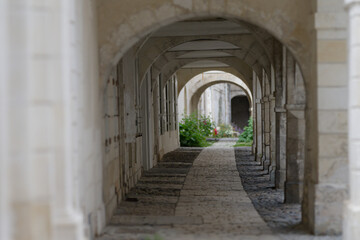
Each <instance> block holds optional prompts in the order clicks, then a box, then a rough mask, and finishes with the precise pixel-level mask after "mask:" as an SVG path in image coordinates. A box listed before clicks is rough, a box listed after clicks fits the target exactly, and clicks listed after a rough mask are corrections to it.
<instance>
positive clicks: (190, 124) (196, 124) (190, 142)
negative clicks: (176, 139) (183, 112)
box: [179, 114, 214, 147]
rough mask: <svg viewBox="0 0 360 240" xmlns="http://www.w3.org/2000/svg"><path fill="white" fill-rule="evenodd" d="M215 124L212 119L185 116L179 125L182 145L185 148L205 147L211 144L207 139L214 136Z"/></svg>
mask: <svg viewBox="0 0 360 240" xmlns="http://www.w3.org/2000/svg"><path fill="white" fill-rule="evenodd" d="M213 126H214V124H213V122H212V121H211V119H210V117H206V116H200V118H197V117H196V114H191V115H188V116H184V117H183V119H182V120H181V122H180V123H179V133H180V144H181V146H185V147H205V146H208V145H209V144H208V143H207V142H206V137H207V136H209V135H211V134H212V131H213Z"/></svg>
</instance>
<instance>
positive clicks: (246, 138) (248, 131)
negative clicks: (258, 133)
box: [238, 117, 254, 143]
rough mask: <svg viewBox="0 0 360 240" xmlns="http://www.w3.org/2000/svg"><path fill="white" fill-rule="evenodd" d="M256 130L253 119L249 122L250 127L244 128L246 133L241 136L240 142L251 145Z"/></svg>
mask: <svg viewBox="0 0 360 240" xmlns="http://www.w3.org/2000/svg"><path fill="white" fill-rule="evenodd" d="M253 135H254V128H253V119H252V117H250V118H249V120H248V125H247V126H245V127H244V131H243V132H242V133H241V134H240V136H239V140H238V142H245V143H250V142H252V141H253Z"/></svg>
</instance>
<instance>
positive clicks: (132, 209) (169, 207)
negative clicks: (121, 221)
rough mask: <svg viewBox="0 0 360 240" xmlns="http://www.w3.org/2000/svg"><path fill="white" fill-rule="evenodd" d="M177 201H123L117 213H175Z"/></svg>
mask: <svg viewBox="0 0 360 240" xmlns="http://www.w3.org/2000/svg"><path fill="white" fill-rule="evenodd" d="M175 208H176V203H155V202H147V203H144V202H123V203H122V204H121V205H120V206H119V207H118V208H117V209H116V212H115V214H117V215H173V214H174V213H175Z"/></svg>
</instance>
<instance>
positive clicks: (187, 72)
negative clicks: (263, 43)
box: [176, 67, 252, 95]
mask: <svg viewBox="0 0 360 240" xmlns="http://www.w3.org/2000/svg"><path fill="white" fill-rule="evenodd" d="M208 71H221V72H226V73H229V74H232V75H234V76H236V77H237V78H239V79H242V77H243V76H242V75H241V74H240V73H239V72H238V71H237V70H236V69H234V68H232V67H228V68H222V67H217V68H216V67H212V68H190V69H179V70H178V71H177V72H176V76H177V79H178V95H179V94H180V92H181V90H182V89H183V88H184V87H185V85H186V83H187V82H188V81H189V80H188V79H190V80H191V79H193V78H194V77H195V76H197V75H200V74H201V73H205V72H208ZM184 83H185V84H184ZM250 91H251V92H252V89H250Z"/></svg>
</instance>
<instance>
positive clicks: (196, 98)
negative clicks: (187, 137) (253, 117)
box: [190, 79, 253, 113]
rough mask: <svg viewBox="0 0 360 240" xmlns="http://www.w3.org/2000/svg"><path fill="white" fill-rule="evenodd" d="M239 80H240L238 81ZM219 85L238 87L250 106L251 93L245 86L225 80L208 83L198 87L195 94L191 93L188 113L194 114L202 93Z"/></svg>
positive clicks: (238, 82)
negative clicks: (225, 84) (226, 84)
mask: <svg viewBox="0 0 360 240" xmlns="http://www.w3.org/2000/svg"><path fill="white" fill-rule="evenodd" d="M239 80H240V79H239ZM219 83H230V84H234V85H236V86H238V87H240V88H241V89H242V90H243V91H244V92H245V94H246V96H247V98H248V101H249V103H250V105H252V101H253V100H252V95H251V92H250V91H249V89H247V88H246V86H244V85H243V84H241V81H235V80H230V79H227V80H214V81H210V82H208V83H206V84H204V85H202V86H200V87H199V88H198V89H197V90H196V91H195V93H193V94H192V95H191V97H190V112H191V113H193V112H196V108H197V105H198V103H199V99H200V97H201V95H202V94H203V92H204V91H205V90H206V89H207V88H209V87H211V86H213V85H216V84H219Z"/></svg>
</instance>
